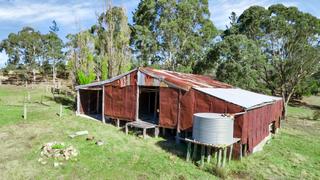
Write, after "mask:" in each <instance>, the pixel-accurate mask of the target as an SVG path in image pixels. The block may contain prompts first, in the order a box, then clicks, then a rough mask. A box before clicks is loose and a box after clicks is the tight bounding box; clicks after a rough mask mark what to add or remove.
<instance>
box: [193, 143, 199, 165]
mask: <svg viewBox="0 0 320 180" xmlns="http://www.w3.org/2000/svg"><path fill="white" fill-rule="evenodd" d="M197 153H198V152H197V144H194V145H193V153H192V160H193V161H195V160H196V158H197Z"/></svg>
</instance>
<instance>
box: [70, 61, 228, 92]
mask: <svg viewBox="0 0 320 180" xmlns="http://www.w3.org/2000/svg"><path fill="white" fill-rule="evenodd" d="M135 71H139V72H141V73H143V74H146V75H148V76H151V77H152V78H155V79H158V80H159V81H160V82H164V83H166V84H168V85H169V86H171V87H176V88H181V89H184V90H189V89H190V88H232V86H231V85H229V84H226V83H223V82H220V81H217V80H214V79H213V78H211V77H210V76H204V75H196V74H186V73H179V72H173V71H167V70H159V69H153V68H150V67H140V68H135V69H133V70H131V71H129V72H127V73H124V74H121V75H119V76H116V77H114V78H111V79H108V80H105V81H100V82H94V83H91V84H86V85H80V86H76V89H86V88H91V87H93V86H100V85H103V84H107V83H111V82H114V81H116V80H119V79H121V78H123V77H124V76H126V75H129V74H131V73H133V72H135ZM138 79H139V77H138ZM143 79H144V80H150V79H148V78H146V79H145V78H143ZM151 81H152V80H151ZM151 83H154V82H151ZM146 84H148V83H146ZM149 84H150V82H149ZM158 84H159V83H158Z"/></svg>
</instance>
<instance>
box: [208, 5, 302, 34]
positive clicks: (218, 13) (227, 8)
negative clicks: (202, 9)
mask: <svg viewBox="0 0 320 180" xmlns="http://www.w3.org/2000/svg"><path fill="white" fill-rule="evenodd" d="M276 3H282V4H284V5H286V6H297V4H296V3H294V2H285V1H281V2H275V1H268V0H242V1H236V0H215V1H213V0H211V1H209V9H210V12H211V20H212V21H213V23H214V24H215V26H216V27H218V28H219V29H225V28H226V25H229V22H230V20H229V16H230V14H231V12H235V13H236V14H237V15H238V16H239V15H241V14H242V12H243V11H244V10H246V9H247V8H249V7H250V6H253V5H259V6H263V7H268V6H270V5H272V4H276Z"/></svg>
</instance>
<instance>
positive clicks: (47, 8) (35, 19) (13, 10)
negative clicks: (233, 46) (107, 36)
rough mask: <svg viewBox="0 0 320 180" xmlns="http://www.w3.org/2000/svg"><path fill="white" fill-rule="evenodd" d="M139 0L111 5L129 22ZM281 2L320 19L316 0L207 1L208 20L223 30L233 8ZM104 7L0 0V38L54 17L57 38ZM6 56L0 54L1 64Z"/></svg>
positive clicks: (77, 0) (70, 0)
mask: <svg viewBox="0 0 320 180" xmlns="http://www.w3.org/2000/svg"><path fill="white" fill-rule="evenodd" d="M139 2H140V0H113V5H118V6H123V7H125V8H126V11H127V15H128V18H129V22H132V12H133V11H134V10H135V9H136V8H137V5H138V3H139ZM276 3H282V4H284V5H286V6H296V7H298V8H299V9H300V10H301V11H304V12H308V13H310V14H312V15H314V16H316V17H318V18H320V11H319V9H320V1H319V0H308V1H303V0H296V1H293V0H209V9H210V12H211V20H212V21H213V22H214V24H215V26H216V27H218V28H219V29H224V28H225V26H226V25H228V23H229V19H228V17H229V15H230V13H231V12H232V11H234V12H236V13H237V14H238V15H240V14H241V13H242V12H243V10H245V9H246V8H248V7H250V6H252V5H260V6H264V7H268V6H270V5H272V4H276ZM105 7H106V0H46V1H45V0H0V40H3V39H5V38H6V37H7V36H8V34H9V33H10V32H15V33H16V32H18V31H19V30H20V29H21V28H22V27H24V26H31V27H33V28H35V29H37V30H40V31H41V32H42V33H46V32H48V30H49V28H48V27H49V26H50V25H51V23H52V21H53V20H56V22H57V23H58V25H59V28H60V31H59V35H60V37H62V38H64V37H65V36H66V35H67V34H68V33H75V32H78V31H80V30H83V29H86V28H88V27H90V26H91V25H93V24H94V23H95V22H96V19H97V15H98V14H100V13H101V12H102V11H103V10H104V9H105ZM6 60H7V57H6V55H5V54H4V53H0V67H2V66H3V65H4V63H5V62H6Z"/></svg>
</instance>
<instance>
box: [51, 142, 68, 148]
mask: <svg viewBox="0 0 320 180" xmlns="http://www.w3.org/2000/svg"><path fill="white" fill-rule="evenodd" d="M65 147H66V146H65V145H64V144H62V143H55V144H53V145H52V146H51V148H52V149H63V148H65Z"/></svg>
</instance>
